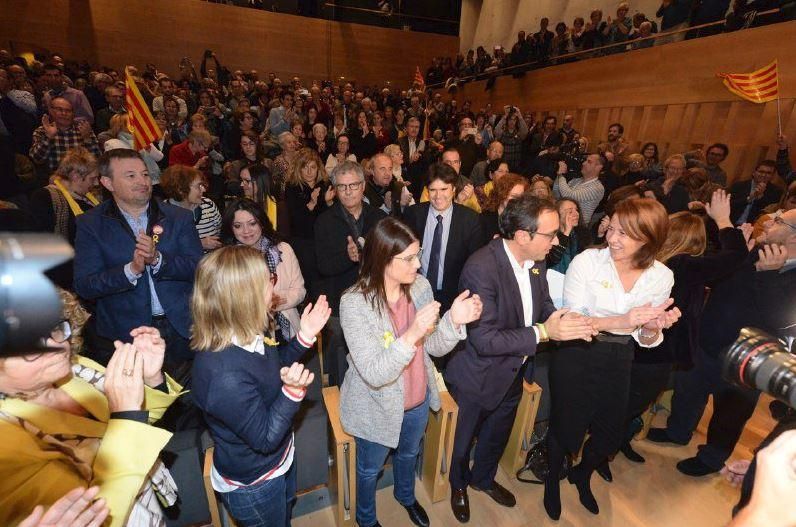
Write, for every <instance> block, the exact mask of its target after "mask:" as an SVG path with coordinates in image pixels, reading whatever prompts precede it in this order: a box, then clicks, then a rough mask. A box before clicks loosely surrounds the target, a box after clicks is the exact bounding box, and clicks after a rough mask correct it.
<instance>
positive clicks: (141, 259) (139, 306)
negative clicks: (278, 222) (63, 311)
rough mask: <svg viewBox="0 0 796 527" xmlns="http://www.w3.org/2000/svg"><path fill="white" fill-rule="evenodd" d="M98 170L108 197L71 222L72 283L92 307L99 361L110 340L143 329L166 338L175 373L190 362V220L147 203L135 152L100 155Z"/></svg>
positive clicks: (194, 255)
mask: <svg viewBox="0 0 796 527" xmlns="http://www.w3.org/2000/svg"><path fill="white" fill-rule="evenodd" d="M98 172H99V176H100V183H102V186H103V187H105V189H106V190H107V191H108V192H109V193H110V194H111V199H108V200H105V201H104V202H103V203H101V204H99V205H98V206H96V207H94V208H93V209H91V210H90V211H88V212H87V213H86V214H83V215H81V217H80V218H79V220H78V221H77V235H76V237H75V284H74V285H75V292H76V293H77V294H78V295H80V297H81V298H83V299H85V300H89V301H93V302H95V306H96V307H95V309H96V311H95V313H96V317H97V324H96V325H97V328H96V330H97V335H98V336H99V337H103V338H104V339H107V341H106V342H103V343H102V345H103V346H104V348H105V349H102V350H97V352H98V355H97V357H98V358H99V359H100V360H107V358H108V357H109V355H110V353H109V352H110V349H108V348H110V346H109V345H110V343H111V342H113V341H114V340H126V339H127V338H128V336H129V334H130V331H131V330H132V329H133V328H136V327H138V326H142V325H149V326H154V327H155V328H157V329H158V330H159V331H160V334H161V336H162V337H163V338H164V339H165V340H166V344H167V346H168V347H167V350H168V352H167V354H166V359H165V365H166V369H167V370H170V371H175V370H176V369H177V368H178V367H180V366H182V365H184V363H185V361H188V360H190V359H191V358H192V354H191V353H190V351H189V349H188V336H189V331H190V325H191V321H190V317H189V315H188V297H189V296H190V294H191V290H192V289H193V277H194V271H195V269H196V264H197V263H198V262H199V260H200V259H201V258H202V254H203V253H202V245H201V243H200V242H199V236H198V235H197V234H196V228H195V227H194V222H193V216H192V214H191V213H190V212H188V211H187V210H184V209H182V208H179V207H175V206H173V205H169V204H167V203H159V202H158V201H157V200H155V199H153V198H152V181H151V180H150V179H149V175H148V174H147V171H146V165H145V164H144V161H143V160H142V159H141V156H140V155H139V154H138V152H135V151H133V150H125V149H119V150H111V151H109V152H105V154H103V155H102V157H101V158H100V160H99V165H98ZM102 352H105V354H104V355H103V354H102ZM180 373H185V370H181V371H180Z"/></svg>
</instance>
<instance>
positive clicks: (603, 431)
mask: <svg viewBox="0 0 796 527" xmlns="http://www.w3.org/2000/svg"><path fill="white" fill-rule="evenodd" d="M633 349H634V345H633V344H632V343H630V342H628V343H617V342H602V341H593V342H590V343H589V342H585V341H572V342H566V343H564V344H562V346H561V348H560V349H559V350H558V351H554V352H553V353H552V355H551V357H550V392H551V402H552V410H551V413H550V430H549V432H548V436H550V441H552V442H553V444H552V448H551V444H550V442H549V443H548V448H549V449H548V454H549V455H550V463H549V466H550V467H560V466H561V461H562V460H563V453H565V452H568V453H570V454H574V453H575V452H577V451H578V450H579V449H580V446H581V444H583V438H584V437H585V436H586V432H587V431H589V432H590V436H589V440H588V442H587V443H586V445H585V447H584V449H583V457H582V465H583V467H584V469H585V470H586V473H587V474H590V473H591V471H592V470H594V468H596V467H597V465H599V464H600V463H601V462H602V461H604V460H605V459H606V458H607V457H608V456H610V455H612V454H613V453H615V452H616V451H617V450H618V449H619V447H620V446H621V445H622V443H623V441H624V438H625V436H626V433H625V430H626V426H625V413H626V410H627V407H628V406H627V405H628V397H629V392H630V372H631V367H632V364H633ZM554 456H555V457H561V459H553V458H554Z"/></svg>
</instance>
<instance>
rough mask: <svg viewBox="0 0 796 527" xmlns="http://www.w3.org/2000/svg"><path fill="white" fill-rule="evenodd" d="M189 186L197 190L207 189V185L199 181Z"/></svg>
mask: <svg viewBox="0 0 796 527" xmlns="http://www.w3.org/2000/svg"><path fill="white" fill-rule="evenodd" d="M191 188H192V189H197V190H198V189H207V185H205V184H204V183H203V182H201V181H200V182H199V183H194V184H193V185H191Z"/></svg>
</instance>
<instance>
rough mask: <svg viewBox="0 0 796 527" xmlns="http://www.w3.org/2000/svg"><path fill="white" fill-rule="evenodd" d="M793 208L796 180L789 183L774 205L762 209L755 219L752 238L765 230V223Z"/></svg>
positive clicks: (795, 197)
mask: <svg viewBox="0 0 796 527" xmlns="http://www.w3.org/2000/svg"><path fill="white" fill-rule="evenodd" d="M793 209H796V181H793V182H792V183H791V184H790V185H788V188H787V189H785V192H783V193H782V199H780V200H779V203H777V204H775V205H769V206H768V207H766V208H765V209H763V214H761V215H760V216H759V217H758V218H757V221H755V224H754V230H753V231H752V238H754V239H755V240H757V239H758V238H759V237H760V235H761V234H763V232H764V231H765V226H766V223H768V222H769V221H772V220H774V218H778V217H780V216H782V214H783V213H785V212H788V211H789V210H793Z"/></svg>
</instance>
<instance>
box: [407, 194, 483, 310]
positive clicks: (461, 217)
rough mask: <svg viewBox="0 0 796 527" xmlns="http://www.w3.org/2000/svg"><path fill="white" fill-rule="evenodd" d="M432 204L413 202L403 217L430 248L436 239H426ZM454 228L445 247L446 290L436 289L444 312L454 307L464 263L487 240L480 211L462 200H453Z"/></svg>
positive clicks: (424, 246)
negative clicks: (429, 211)
mask: <svg viewBox="0 0 796 527" xmlns="http://www.w3.org/2000/svg"><path fill="white" fill-rule="evenodd" d="M430 206H431V204H430V203H429V202H426V203H419V204H417V205H412V206H411V207H409V208H407V209H406V210H405V211H404V218H403V219H404V222H405V223H406V224H407V225H409V227H410V228H411V229H412V231H413V232H414V233H415V236H417V239H418V240H420V243H421V245H422V246H423V248H424V250H426V251H430V250H431V243H432V240H424V239H423V234H424V232H425V230H426V220H427V219H428V209H429V207H430ZM450 229H451V232H450V233H449V235H448V246H447V247H446V248H445V264H444V266H443V271H444V272H443V276H442V290H441V291H434V299H435V300H436V301H438V302H439V303H441V304H442V310H441V311H442V312H443V313H444V312H445V311H446V310H447V309H449V308H450V306H451V304H452V303H453V299H454V298H456V295H457V294H459V275H460V274H461V272H462V267H464V263H465V262H466V261H467V258H469V257H470V255H471V254H473V253H474V252H475V251H477V250H478V249H479V248H480V247H481V246H482V245H483V244H484V234H483V230H482V228H481V221H480V220H479V218H478V214H476V213H475V212H473V211H472V210H470V209H468V208H467V207H464V206H462V205H459V204H458V203H454V204H453V217H452V218H451V227H450ZM433 288H434V286H433V285H432V289H433Z"/></svg>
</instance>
